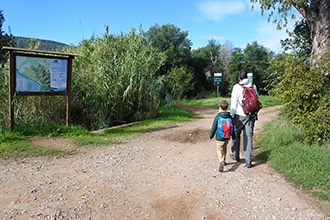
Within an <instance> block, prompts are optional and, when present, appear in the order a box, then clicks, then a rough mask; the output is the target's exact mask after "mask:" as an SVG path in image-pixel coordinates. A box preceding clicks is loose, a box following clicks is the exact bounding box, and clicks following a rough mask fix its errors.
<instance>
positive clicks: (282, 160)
mask: <svg viewBox="0 0 330 220" xmlns="http://www.w3.org/2000/svg"><path fill="white" fill-rule="evenodd" d="M263 131H264V133H263V136H262V137H261V138H260V139H259V140H258V143H257V144H258V146H260V148H259V150H258V155H257V157H258V158H260V159H262V160H265V161H267V162H268V163H269V164H270V165H271V166H272V167H273V168H274V169H275V170H277V171H278V172H279V173H282V174H283V175H284V176H285V177H286V178H287V179H289V180H290V181H292V182H293V183H294V184H295V185H296V186H297V187H302V188H303V189H304V190H306V191H308V192H310V193H311V194H313V195H314V196H316V197H318V198H319V199H322V200H329V199H330V166H329V161H330V146H329V145H326V144H324V145H322V146H319V145H307V144H304V143H303V142H302V141H301V140H302V134H301V132H300V131H299V130H298V129H296V128H294V127H292V126H289V125H287V124H286V123H284V122H283V121H281V120H280V119H277V120H274V121H272V122H269V123H267V124H266V125H265V126H264V127H263Z"/></svg>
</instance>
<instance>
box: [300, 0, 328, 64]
mask: <svg viewBox="0 0 330 220" xmlns="http://www.w3.org/2000/svg"><path fill="white" fill-rule="evenodd" d="M295 7H296V8H297V10H298V11H299V12H300V13H301V14H302V16H303V17H304V18H305V19H306V21H307V22H308V25H309V26H310V29H311V39H312V54H311V55H312V56H311V65H312V66H315V65H316V61H317V60H318V58H319V57H320V55H321V54H322V53H323V52H324V51H325V50H326V49H327V46H328V44H329V42H330V1H329V0H315V1H312V3H311V4H310V5H305V7H298V6H297V5H295Z"/></svg>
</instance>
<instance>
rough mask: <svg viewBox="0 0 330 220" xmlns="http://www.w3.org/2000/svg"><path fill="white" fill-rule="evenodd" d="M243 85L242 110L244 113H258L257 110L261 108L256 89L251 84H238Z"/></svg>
mask: <svg viewBox="0 0 330 220" xmlns="http://www.w3.org/2000/svg"><path fill="white" fill-rule="evenodd" d="M239 85H240V86H242V87H243V106H242V108H243V111H244V114H246V115H249V114H254V113H258V112H259V110H260V109H261V108H262V104H261V102H260V101H259V99H258V95H257V93H256V90H255V89H254V88H253V86H252V85H251V86H243V85H242V84H239Z"/></svg>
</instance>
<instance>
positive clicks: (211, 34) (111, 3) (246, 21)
mask: <svg viewBox="0 0 330 220" xmlns="http://www.w3.org/2000/svg"><path fill="white" fill-rule="evenodd" d="M255 6H256V7H255V8H256V9H254V10H252V9H251V3H250V0H158V1H156V0H93V1H91V0H56V1H49V0H0V10H2V13H3V15H4V17H5V22H4V23H3V26H2V30H3V31H4V32H5V33H8V32H9V30H10V32H11V34H13V35H14V36H21V37H29V38H37V39H45V40H53V41H57V42H61V43H65V44H69V45H76V46H77V45H79V43H80V42H81V41H82V40H84V39H86V40H87V39H90V38H91V37H92V36H96V37H100V38H102V36H103V34H104V30H105V26H108V27H109V33H110V34H113V35H118V34H121V33H124V34H128V33H129V32H131V31H132V29H136V30H139V28H140V27H141V28H142V30H143V31H145V32H146V31H148V29H149V28H150V27H151V26H154V25H156V24H158V25H159V26H161V25H166V24H173V25H175V26H176V27H178V28H180V30H181V31H187V32H188V36H187V38H188V39H189V40H190V41H191V42H192V49H197V48H200V47H204V46H206V45H207V44H208V42H209V40H211V39H213V40H215V41H216V42H217V43H219V44H221V45H222V44H224V43H225V42H227V41H228V42H230V43H231V44H232V45H233V47H240V48H241V49H244V48H245V47H246V45H247V44H251V43H253V42H254V41H257V42H258V44H259V45H262V46H264V47H266V48H268V49H270V50H273V51H275V52H279V51H280V50H281V46H280V40H281V39H282V40H284V39H286V38H287V36H288V35H287V33H286V32H285V30H281V31H279V30H277V29H276V24H274V23H272V22H268V16H267V15H264V16H262V15H261V12H260V10H259V9H258V6H257V5H255ZM292 23H293V22H292ZM289 29H291V30H292V27H290V25H289Z"/></svg>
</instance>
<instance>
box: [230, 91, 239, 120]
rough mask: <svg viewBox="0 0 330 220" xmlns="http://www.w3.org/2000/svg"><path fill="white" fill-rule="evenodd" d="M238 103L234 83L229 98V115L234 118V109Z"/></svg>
mask: <svg viewBox="0 0 330 220" xmlns="http://www.w3.org/2000/svg"><path fill="white" fill-rule="evenodd" d="M237 105H238V97H237V92H236V85H234V87H233V90H232V91H231V98H230V115H231V116H232V117H233V118H234V116H235V113H236V109H237Z"/></svg>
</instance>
